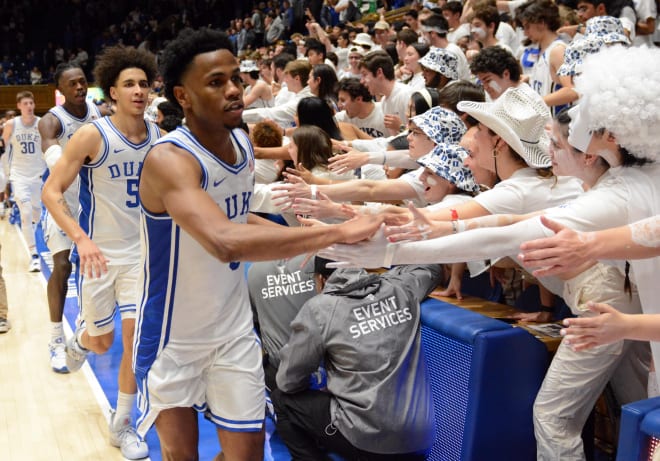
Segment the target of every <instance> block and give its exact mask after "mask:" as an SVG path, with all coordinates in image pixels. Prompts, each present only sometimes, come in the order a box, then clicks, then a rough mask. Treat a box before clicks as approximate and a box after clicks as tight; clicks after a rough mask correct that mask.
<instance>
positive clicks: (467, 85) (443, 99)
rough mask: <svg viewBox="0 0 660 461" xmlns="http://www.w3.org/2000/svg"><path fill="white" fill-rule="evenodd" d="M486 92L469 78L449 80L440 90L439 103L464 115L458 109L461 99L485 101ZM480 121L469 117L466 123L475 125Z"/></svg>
mask: <svg viewBox="0 0 660 461" xmlns="http://www.w3.org/2000/svg"><path fill="white" fill-rule="evenodd" d="M485 100H486V93H485V92H484V88H483V87H482V86H481V85H477V84H476V83H472V82H471V81H469V80H454V81H453V82H449V83H448V84H447V85H445V87H444V88H443V89H441V90H440V91H439V92H438V105H439V106H441V107H444V108H445V109H449V110H451V111H453V112H456V113H457V114H458V115H463V113H464V112H462V111H460V110H458V108H457V105H458V103H459V102H460V101H474V102H484V101H485ZM477 123H478V121H477V120H475V119H474V118H472V116H469V117H468V120H467V121H466V125H468V126H473V125H476V124H477Z"/></svg>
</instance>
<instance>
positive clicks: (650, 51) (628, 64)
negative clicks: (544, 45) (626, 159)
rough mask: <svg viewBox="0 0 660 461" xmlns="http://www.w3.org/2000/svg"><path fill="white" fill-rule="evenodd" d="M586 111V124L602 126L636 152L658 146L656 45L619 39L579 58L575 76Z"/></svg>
mask: <svg viewBox="0 0 660 461" xmlns="http://www.w3.org/2000/svg"><path fill="white" fill-rule="evenodd" d="M575 89H576V90H577V91H578V93H580V95H582V97H583V98H584V102H585V103H586V104H587V107H585V108H586V109H587V110H588V112H589V116H590V117H589V118H590V123H589V128H590V129H592V130H597V129H600V128H605V129H606V130H608V131H610V132H611V133H613V134H614V135H615V136H616V138H617V143H618V144H619V145H620V146H622V147H624V148H625V149H626V150H628V152H629V153H630V154H631V155H633V156H635V157H637V158H647V159H649V160H655V159H656V158H657V154H658V151H660V48H646V47H634V48H625V47H623V46H620V45H615V46H612V47H607V48H603V49H602V50H601V51H600V52H598V53H596V54H593V55H590V56H588V57H587V58H586V59H585V60H584V65H583V67H582V75H581V76H579V77H577V78H576V80H575Z"/></svg>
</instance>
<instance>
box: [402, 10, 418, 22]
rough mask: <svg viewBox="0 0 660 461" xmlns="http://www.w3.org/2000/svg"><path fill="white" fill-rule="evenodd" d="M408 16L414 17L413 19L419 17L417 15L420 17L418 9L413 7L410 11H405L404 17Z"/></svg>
mask: <svg viewBox="0 0 660 461" xmlns="http://www.w3.org/2000/svg"><path fill="white" fill-rule="evenodd" d="M406 16H410V17H411V18H413V19H417V17H418V16H419V15H418V14H417V10H413V9H412V8H411V9H409V10H408V11H406V12H405V13H403V17H406Z"/></svg>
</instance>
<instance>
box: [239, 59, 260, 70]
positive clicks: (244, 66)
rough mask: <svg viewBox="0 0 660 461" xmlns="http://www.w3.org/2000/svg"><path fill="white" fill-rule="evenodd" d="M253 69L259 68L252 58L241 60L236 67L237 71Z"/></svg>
mask: <svg viewBox="0 0 660 461" xmlns="http://www.w3.org/2000/svg"><path fill="white" fill-rule="evenodd" d="M255 70H259V66H257V63H256V62H254V61H252V60H246V61H241V65H240V66H239V68H238V71H239V72H253V71H255Z"/></svg>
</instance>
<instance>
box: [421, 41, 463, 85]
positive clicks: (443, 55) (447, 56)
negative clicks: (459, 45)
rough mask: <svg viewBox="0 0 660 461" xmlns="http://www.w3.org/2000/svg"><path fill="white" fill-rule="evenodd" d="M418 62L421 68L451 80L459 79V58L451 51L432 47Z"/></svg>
mask: <svg viewBox="0 0 660 461" xmlns="http://www.w3.org/2000/svg"><path fill="white" fill-rule="evenodd" d="M418 62H419V65H420V66H423V67H426V68H427V69H431V70H432V71H434V72H437V73H439V74H442V75H444V76H445V77H447V78H448V79H450V80H457V79H458V56H456V55H455V54H454V53H452V52H451V51H449V50H445V49H444V48H437V47H435V46H432V47H431V48H430V49H429V51H428V53H426V54H425V55H424V56H422V57H421V58H420V60H419V61H418Z"/></svg>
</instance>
